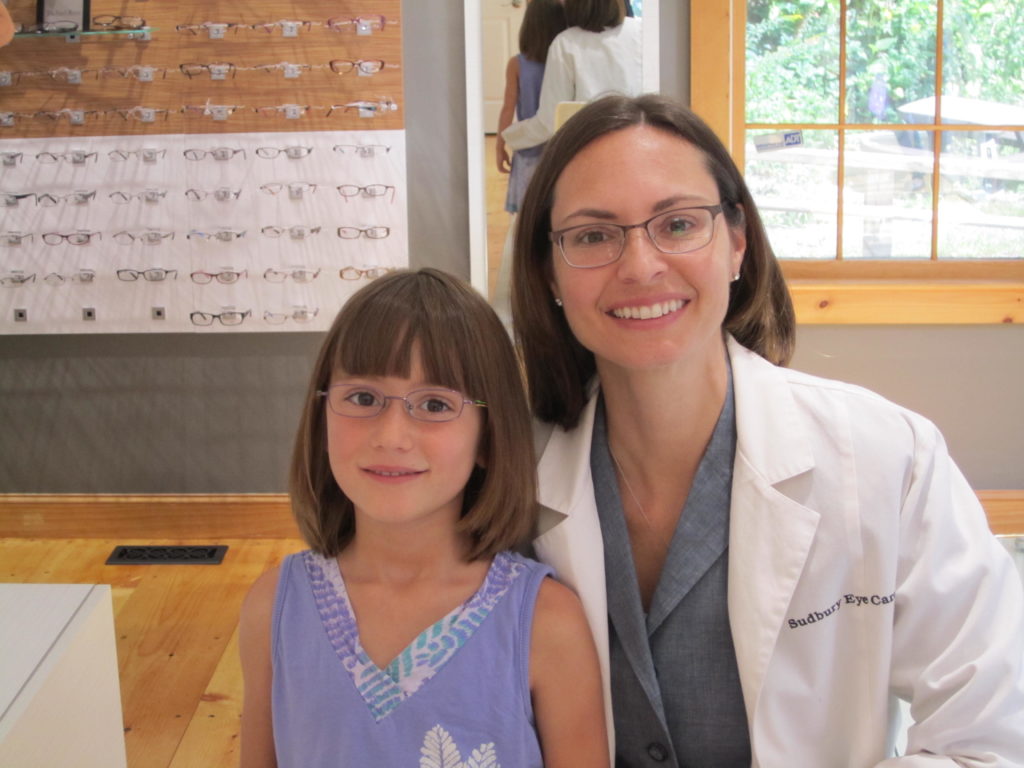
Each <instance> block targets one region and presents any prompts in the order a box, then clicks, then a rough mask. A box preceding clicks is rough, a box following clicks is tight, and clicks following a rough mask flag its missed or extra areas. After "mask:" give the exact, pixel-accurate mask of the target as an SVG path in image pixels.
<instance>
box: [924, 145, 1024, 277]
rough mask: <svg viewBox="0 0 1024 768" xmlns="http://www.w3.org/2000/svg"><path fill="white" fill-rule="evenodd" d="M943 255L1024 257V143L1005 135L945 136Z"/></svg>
mask: <svg viewBox="0 0 1024 768" xmlns="http://www.w3.org/2000/svg"><path fill="white" fill-rule="evenodd" d="M939 162H940V163H941V165H940V167H941V168H942V178H941V181H940V186H939V257H940V258H948V259H1004V258H1006V259H1014V258H1016V259H1019V258H1024V145H1021V144H1020V143H1017V144H1014V143H1013V142H1012V141H1008V140H1006V139H1005V138H1004V136H1003V134H1002V133H999V132H990V131H970V132H967V131H965V132H962V133H950V134H945V135H944V137H943V142H942V157H941V159H940V161H939Z"/></svg>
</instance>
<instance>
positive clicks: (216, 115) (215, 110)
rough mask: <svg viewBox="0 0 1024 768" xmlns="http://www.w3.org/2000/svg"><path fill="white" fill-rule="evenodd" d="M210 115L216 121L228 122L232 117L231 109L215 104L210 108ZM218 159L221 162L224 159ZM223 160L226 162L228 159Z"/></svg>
mask: <svg viewBox="0 0 1024 768" xmlns="http://www.w3.org/2000/svg"><path fill="white" fill-rule="evenodd" d="M210 115H211V116H212V117H213V119H214V120H227V119H228V117H229V116H230V115H231V108H230V107H227V106H225V105H223V104H215V105H213V106H211V107H210ZM217 159H218V160H220V159H222V158H219V157H218V158H217ZM223 159H225V160H226V159H227V158H223Z"/></svg>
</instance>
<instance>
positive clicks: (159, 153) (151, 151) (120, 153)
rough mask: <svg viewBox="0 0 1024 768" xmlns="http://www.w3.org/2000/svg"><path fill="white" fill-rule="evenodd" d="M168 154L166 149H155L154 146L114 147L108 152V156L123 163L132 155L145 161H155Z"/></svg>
mask: <svg viewBox="0 0 1024 768" xmlns="http://www.w3.org/2000/svg"><path fill="white" fill-rule="evenodd" d="M166 155H167V150H166V149H155V148H153V147H143V148H142V149H112V150H110V151H109V152H107V157H109V158H110V159H111V160H113V161H114V162H115V163H123V162H124V161H125V160H128V159H129V158H131V157H137V158H138V159H139V160H141V161H142V162H144V163H155V162H156V161H157V160H160V159H161V158H163V157H165V156H166Z"/></svg>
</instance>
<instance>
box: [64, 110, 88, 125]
mask: <svg viewBox="0 0 1024 768" xmlns="http://www.w3.org/2000/svg"><path fill="white" fill-rule="evenodd" d="M68 122H69V123H71V124H72V125H82V124H83V123H85V112H84V111H83V110H81V109H69V110H68Z"/></svg>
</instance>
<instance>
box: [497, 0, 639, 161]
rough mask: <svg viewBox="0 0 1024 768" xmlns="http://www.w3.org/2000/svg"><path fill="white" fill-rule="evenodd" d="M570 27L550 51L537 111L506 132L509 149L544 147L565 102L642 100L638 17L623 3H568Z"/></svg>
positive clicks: (567, 0)
mask: <svg viewBox="0 0 1024 768" xmlns="http://www.w3.org/2000/svg"><path fill="white" fill-rule="evenodd" d="M565 18H566V21H567V22H568V24H569V28H568V29H566V30H565V31H564V32H562V33H561V34H559V35H558V36H557V37H556V38H555V39H554V41H552V43H551V47H550V48H549V49H548V54H547V61H546V63H545V65H544V80H543V82H542V84H541V89H540V102H539V104H538V107H537V112H536V114H535V115H533V116H532V117H530V118H527V119H526V120H519V121H518V122H515V123H512V125H510V126H509V127H508V128H506V129H505V130H504V131H503V132H502V134H501V135H502V138H504V140H505V144H506V146H507V147H508V149H510V150H521V149H528V148H530V147H535V146H537V145H539V144H543V143H544V142H545V141H547V140H548V139H549V138H551V135H552V134H553V133H554V132H555V109H556V107H557V106H558V104H559V103H561V102H563V101H590V100H592V99H594V98H596V97H597V96H601V95H604V94H606V93H613V92H615V93H623V94H626V95H627V96H638V95H639V94H640V89H641V87H642V76H641V69H642V64H643V38H642V33H641V22H640V19H637V18H633V17H631V16H626V9H625V5H624V3H623V1H622V0H565Z"/></svg>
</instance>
